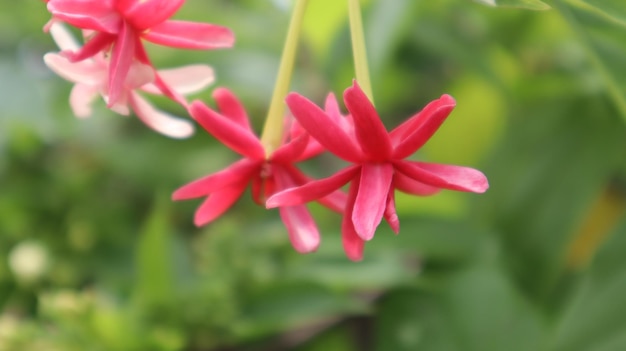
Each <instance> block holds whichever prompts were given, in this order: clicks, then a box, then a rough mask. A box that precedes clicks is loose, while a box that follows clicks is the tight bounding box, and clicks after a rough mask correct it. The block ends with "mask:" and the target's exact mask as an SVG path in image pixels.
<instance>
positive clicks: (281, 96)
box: [261, 0, 308, 157]
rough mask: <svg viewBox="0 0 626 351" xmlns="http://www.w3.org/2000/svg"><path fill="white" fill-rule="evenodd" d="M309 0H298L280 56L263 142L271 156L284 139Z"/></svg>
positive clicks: (266, 152)
mask: <svg viewBox="0 0 626 351" xmlns="http://www.w3.org/2000/svg"><path fill="white" fill-rule="evenodd" d="M307 3H308V0H296V5H295V7H294V9H293V13H292V15H291V21H290V22H289V29H288V31H287V39H285V47H284V48H283V54H282V57H281V58H280V67H279V68H278V75H277V77H276V85H275V86H274V93H273V94H272V101H271V103H270V107H269V110H268V112H267V118H266V120H265V125H264V126H263V134H261V143H262V144H263V147H265V154H266V156H267V157H269V156H270V155H271V154H272V152H274V151H275V150H276V149H277V148H278V147H280V145H281V143H282V139H283V118H284V115H285V97H287V93H288V92H289V86H290V82H291V75H292V73H293V66H294V63H295V60H296V52H297V50H298V39H299V38H300V31H301V29H302V19H303V18H304V13H305V11H306V5H307Z"/></svg>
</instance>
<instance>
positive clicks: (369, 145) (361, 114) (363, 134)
mask: <svg viewBox="0 0 626 351" xmlns="http://www.w3.org/2000/svg"><path fill="white" fill-rule="evenodd" d="M343 100H344V102H345V103H346V107H347V108H348V111H350V113H351V115H352V118H353V120H354V132H355V134H356V137H357V139H358V141H359V145H361V150H363V152H364V153H365V154H366V155H367V156H368V158H369V159H370V160H372V161H384V160H387V159H388V158H389V156H390V155H391V142H390V141H389V136H388V135H387V129H385V126H384V125H383V122H382V121H381V120H380V117H379V116H378V113H377V112H376V109H375V108H374V105H372V103H371V102H370V101H369V99H368V98H367V96H366V95H365V93H364V92H363V91H362V90H361V88H360V87H359V85H358V84H357V82H356V81H354V83H353V85H352V87H350V88H348V89H346V91H345V93H344V94H343Z"/></svg>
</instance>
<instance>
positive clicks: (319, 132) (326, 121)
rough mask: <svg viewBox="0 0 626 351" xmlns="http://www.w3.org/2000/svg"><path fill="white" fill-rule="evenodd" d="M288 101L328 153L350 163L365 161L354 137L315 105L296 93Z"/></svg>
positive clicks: (290, 95) (292, 111)
mask: <svg viewBox="0 0 626 351" xmlns="http://www.w3.org/2000/svg"><path fill="white" fill-rule="evenodd" d="M286 101H287V105H288V106H289V109H290V110H291V113H292V114H293V116H294V117H295V118H296V119H297V120H298V122H299V123H300V124H301V125H302V127H303V128H304V129H305V130H306V131H307V132H309V134H310V135H311V136H312V137H313V138H315V139H316V140H317V141H318V142H319V143H320V144H322V146H324V147H325V148H326V149H328V151H330V152H332V153H333V154H335V155H337V156H338V157H340V158H342V159H344V160H346V161H348V162H353V163H359V162H361V161H362V160H363V154H362V153H361V151H360V150H359V149H358V147H357V146H356V145H355V143H354V141H353V139H352V137H350V136H349V135H348V134H347V133H346V132H345V131H344V130H343V129H342V128H341V127H340V126H339V125H338V124H337V123H335V122H334V121H333V120H332V119H331V118H330V117H329V116H328V115H327V114H326V113H325V112H324V111H322V110H321V109H320V108H319V107H317V106H316V105H315V104H314V103H312V102H311V101H309V100H308V99H306V98H305V97H304V96H302V95H299V94H296V93H291V94H289V95H288V96H287V99H286Z"/></svg>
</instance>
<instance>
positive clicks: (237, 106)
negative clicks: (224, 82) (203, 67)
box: [213, 88, 252, 132]
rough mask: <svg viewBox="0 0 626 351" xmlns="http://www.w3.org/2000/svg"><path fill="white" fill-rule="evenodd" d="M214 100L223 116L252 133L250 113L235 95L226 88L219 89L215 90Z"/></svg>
mask: <svg viewBox="0 0 626 351" xmlns="http://www.w3.org/2000/svg"><path fill="white" fill-rule="evenodd" d="M213 99H215V102H216V103H217V107H218V108H219V110H220V113H221V114H222V115H224V116H225V117H228V118H230V119H231V120H233V121H234V122H236V123H237V124H239V125H241V126H242V127H244V128H246V129H247V130H249V131H250V132H252V128H251V127H250V119H249V118H248V113H246V109H245V108H244V107H243V104H242V103H241V101H239V99H238V98H237V97H236V96H235V94H233V93H232V92H231V91H230V90H228V89H226V88H217V89H215V90H213Z"/></svg>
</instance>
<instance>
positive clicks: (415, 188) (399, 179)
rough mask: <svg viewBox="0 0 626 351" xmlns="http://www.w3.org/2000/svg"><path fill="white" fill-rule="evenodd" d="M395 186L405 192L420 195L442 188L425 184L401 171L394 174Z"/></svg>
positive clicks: (429, 193) (433, 192)
mask: <svg viewBox="0 0 626 351" xmlns="http://www.w3.org/2000/svg"><path fill="white" fill-rule="evenodd" d="M393 186H394V187H395V188H396V189H398V190H400V191H401V192H403V193H407V194H412V195H418V196H430V195H434V194H437V193H438V192H440V191H441V188H438V187H434V186H430V185H427V184H424V183H422V182H419V181H417V180H414V179H412V178H409V177H407V176H405V175H404V174H402V173H400V172H396V173H395V174H394V175H393Z"/></svg>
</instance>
